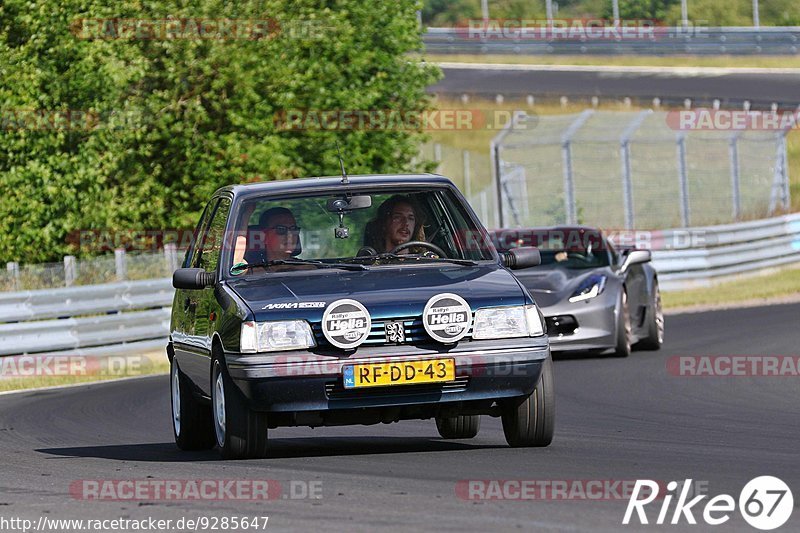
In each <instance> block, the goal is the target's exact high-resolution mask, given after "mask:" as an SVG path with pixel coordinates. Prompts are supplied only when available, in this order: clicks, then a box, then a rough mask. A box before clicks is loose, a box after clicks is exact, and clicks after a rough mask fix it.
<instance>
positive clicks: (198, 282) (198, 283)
mask: <svg viewBox="0 0 800 533" xmlns="http://www.w3.org/2000/svg"><path fill="white" fill-rule="evenodd" d="M216 277H217V275H216V272H206V271H205V270H203V269H202V268H179V269H178V270H176V271H175V272H174V273H173V274H172V286H173V287H175V288H176V289H190V290H200V289H205V288H206V287H209V286H211V285H213V284H214V283H215V282H216Z"/></svg>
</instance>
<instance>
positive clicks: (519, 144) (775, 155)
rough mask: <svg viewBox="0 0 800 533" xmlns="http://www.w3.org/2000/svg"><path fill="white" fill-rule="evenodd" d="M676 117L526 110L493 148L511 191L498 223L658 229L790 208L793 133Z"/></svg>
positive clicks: (751, 216)
mask: <svg viewBox="0 0 800 533" xmlns="http://www.w3.org/2000/svg"><path fill="white" fill-rule="evenodd" d="M673 118H674V117H669V116H668V113H667V112H653V111H650V110H648V111H640V112H611V111H594V110H586V111H584V112H583V113H580V114H576V115H560V116H536V117H530V116H527V115H519V116H518V117H517V120H516V122H515V125H514V126H512V127H509V128H508V129H506V130H504V131H503V132H502V133H500V134H499V135H498V136H497V137H496V138H495V140H494V142H493V147H492V155H493V156H494V161H493V164H494V167H495V174H496V175H497V176H499V178H500V185H501V189H502V191H503V209H502V211H501V213H500V217H499V218H500V220H499V221H498V222H499V223H500V224H501V225H520V226H540V225H553V224H576V223H579V224H580V223H583V224H591V225H597V226H601V227H607V228H609V227H613V228H642V229H652V228H671V227H688V226H699V225H711V224H723V223H729V222H735V221H739V220H746V219H755V218H762V217H765V216H767V215H770V214H772V213H774V212H776V211H777V210H780V209H788V208H789V176H788V169H787V153H786V133H787V131H786V130H774V131H773V130H744V129H742V130H736V131H720V130H688V129H687V130H680V129H677V128H675V127H674V124H672V122H674V120H673ZM528 123H530V127H525V125H526V124H528Z"/></svg>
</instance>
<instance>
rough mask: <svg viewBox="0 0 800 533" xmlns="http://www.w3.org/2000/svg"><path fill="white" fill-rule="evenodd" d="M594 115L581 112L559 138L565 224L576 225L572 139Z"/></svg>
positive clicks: (590, 110)
mask: <svg viewBox="0 0 800 533" xmlns="http://www.w3.org/2000/svg"><path fill="white" fill-rule="evenodd" d="M593 114H594V109H587V110H585V111H583V112H582V113H581V114H580V115H578V118H576V119H575V120H574V121H573V122H572V124H570V125H569V127H568V128H567V131H565V132H564V135H563V136H562V137H561V160H562V163H563V165H564V208H565V210H566V217H567V220H566V223H567V224H576V223H577V222H578V214H577V212H578V210H577V206H576V205H575V181H574V179H573V174H572V137H573V136H574V135H575V134H576V133H578V130H579V129H580V128H581V126H583V125H584V124H585V123H586V121H587V120H589V117H591V116H592V115H593Z"/></svg>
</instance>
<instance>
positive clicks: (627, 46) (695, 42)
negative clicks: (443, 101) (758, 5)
mask: <svg viewBox="0 0 800 533" xmlns="http://www.w3.org/2000/svg"><path fill="white" fill-rule="evenodd" d="M567 30H569V28H567ZM657 30H658V31H656V32H655V33H654V35H653V36H652V38H642V39H618V40H617V39H590V38H581V36H580V35H579V36H577V37H572V38H570V37H569V34H568V33H567V34H565V35H564V36H559V37H556V38H549V39H548V38H536V37H525V34H524V33H522V32H520V33H519V35H520V36H519V37H514V36H515V35H517V34H516V33H514V32H513V29H512V31H511V32H509V33H506V34H500V35H499V36H498V34H497V32H494V33H493V32H486V33H483V34H482V33H477V32H473V34H470V33H469V30H468V28H467V27H463V28H428V29H427V31H426V33H425V35H424V36H423V42H424V44H425V51H426V52H428V53H438V54H519V55H525V54H538V55H559V54H571V55H601V54H643V55H682V54H686V55H718V54H732V55H758V54H761V55H796V54H798V53H799V52H800V27H797V26H787V27H761V28H759V29H755V28H751V27H718V28H707V27H702V26H694V27H689V28H688V29H684V28H681V27H672V28H665V27H659V28H657ZM482 35H485V36H486V37H483V38H482V37H481V36H482Z"/></svg>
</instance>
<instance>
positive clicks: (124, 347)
mask: <svg viewBox="0 0 800 533" xmlns="http://www.w3.org/2000/svg"><path fill="white" fill-rule="evenodd" d="M657 235H658V238H659V242H663V243H666V246H665V248H669V249H662V250H655V251H653V264H654V266H655V268H656V270H657V271H658V275H659V281H660V285H661V288H662V289H663V290H665V291H669V290H678V289H687V288H692V287H700V286H709V285H712V284H713V283H714V282H715V281H718V280H720V279H723V278H725V277H727V276H732V275H738V274H746V273H755V272H758V271H761V270H764V269H770V268H774V267H777V266H781V265H786V264H790V263H800V213H797V214H792V215H784V216H780V217H775V218H770V219H765V220H756V221H752V222H742V223H738V224H728V225H722V226H708V227H695V228H685V229H676V230H666V231H660V232H657ZM681 243H682V244H681ZM670 247H671V248H670ZM172 297H173V289H172V284H171V280H170V279H168V278H167V279H156V280H146V281H130V282H120V283H108V284H102V285H88V286H82V287H70V288H63V289H53V290H37V291H23V292H16V293H5V294H0V356H2V355H22V354H34V353H58V354H62V355H111V354H119V353H144V352H147V351H153V350H158V349H161V348H162V347H164V346H165V344H166V341H167V338H168V335H169V320H170V305H171V304H172ZM56 317H61V318H56Z"/></svg>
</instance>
